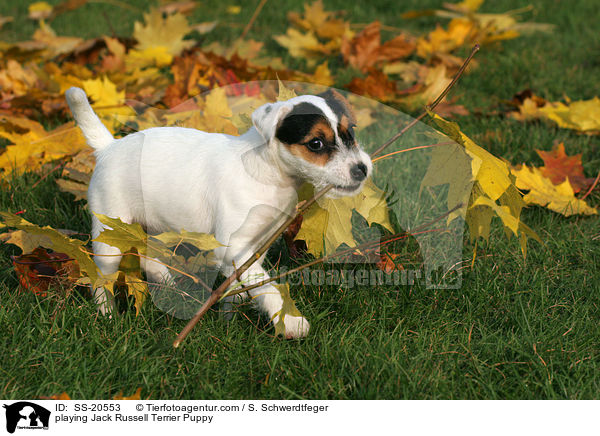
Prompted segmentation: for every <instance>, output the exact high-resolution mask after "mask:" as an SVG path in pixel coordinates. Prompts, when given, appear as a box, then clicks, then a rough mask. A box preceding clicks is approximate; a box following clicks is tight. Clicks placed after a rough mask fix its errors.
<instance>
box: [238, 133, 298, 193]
mask: <svg viewBox="0 0 600 436" xmlns="http://www.w3.org/2000/svg"><path fill="white" fill-rule="evenodd" d="M239 139H240V140H242V141H244V142H245V143H246V144H247V146H246V147H244V149H243V150H242V153H241V159H242V163H243V165H244V168H245V170H246V171H247V172H248V174H250V175H251V176H252V177H254V178H255V179H256V180H257V181H258V182H260V183H263V184H266V185H275V186H281V187H282V188H289V187H293V188H294V189H298V188H299V187H300V184H301V181H300V180H299V179H298V178H297V177H295V176H293V175H292V174H291V171H290V168H288V167H287V165H286V164H285V163H283V162H282V161H281V159H280V158H279V156H278V154H277V150H276V149H275V147H273V146H271V145H270V144H268V143H266V142H265V140H264V138H263V137H262V135H261V134H260V133H258V131H257V130H256V128H255V127H251V128H250V129H249V130H248V131H247V132H246V133H244V134H243V135H242V136H240V137H239Z"/></svg>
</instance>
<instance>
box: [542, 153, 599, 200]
mask: <svg viewBox="0 0 600 436" xmlns="http://www.w3.org/2000/svg"><path fill="white" fill-rule="evenodd" d="M535 151H536V152H537V154H539V156H540V157H541V158H542V160H543V161H544V166H543V167H541V168H540V170H541V172H542V175H543V176H544V177H546V178H548V179H550V180H551V181H552V183H554V184H555V185H558V184H561V183H562V182H564V181H565V180H567V178H568V180H569V182H570V183H571V186H572V187H573V191H574V192H575V193H577V192H579V191H581V190H582V189H587V188H589V187H590V185H591V184H592V183H594V179H593V178H588V177H585V175H584V174H583V165H582V164H581V153H579V154H575V155H573V156H567V154H566V153H565V144H564V143H563V142H561V143H558V144H556V145H554V147H552V151H543V150H537V149H536V150H535Z"/></svg>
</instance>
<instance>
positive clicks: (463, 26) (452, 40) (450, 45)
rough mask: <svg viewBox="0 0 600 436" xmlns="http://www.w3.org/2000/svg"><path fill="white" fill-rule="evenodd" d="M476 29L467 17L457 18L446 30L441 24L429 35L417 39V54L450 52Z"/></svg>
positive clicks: (423, 56) (428, 55) (466, 39)
mask: <svg viewBox="0 0 600 436" xmlns="http://www.w3.org/2000/svg"><path fill="white" fill-rule="evenodd" d="M474 31H475V26H474V25H473V23H472V22H471V21H469V20H467V19H463V18H455V19H453V20H452V21H450V23H449V24H448V30H445V29H444V28H443V27H441V26H440V25H439V24H438V25H437V26H436V28H435V30H433V31H431V32H430V33H429V34H428V35H427V36H425V37H421V38H419V39H418V40H417V55H418V56H420V57H422V58H428V57H430V56H431V55H433V54H434V53H438V52H439V53H450V52H452V51H454V50H456V49H457V48H458V47H461V46H462V45H464V44H465V42H466V41H468V40H469V37H470V36H471V35H472V34H473V32H474Z"/></svg>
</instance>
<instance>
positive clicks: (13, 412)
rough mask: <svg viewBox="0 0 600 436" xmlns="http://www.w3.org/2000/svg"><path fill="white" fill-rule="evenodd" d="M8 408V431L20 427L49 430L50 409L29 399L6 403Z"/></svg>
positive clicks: (10, 431) (11, 431)
mask: <svg viewBox="0 0 600 436" xmlns="http://www.w3.org/2000/svg"><path fill="white" fill-rule="evenodd" d="M4 408H5V409H6V431H8V432H9V433H14V432H15V430H16V429H17V428H18V429H27V430H36V429H37V430H48V423H49V422H50V411H49V410H47V409H45V408H43V407H42V406H38V405H37V404H35V403H30V402H29V401H19V402H18V403H13V404H10V405H6V404H5V405H4Z"/></svg>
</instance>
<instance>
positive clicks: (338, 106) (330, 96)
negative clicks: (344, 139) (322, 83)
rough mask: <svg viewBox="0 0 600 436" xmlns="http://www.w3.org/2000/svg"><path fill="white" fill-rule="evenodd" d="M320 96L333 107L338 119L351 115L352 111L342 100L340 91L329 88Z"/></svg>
mask: <svg viewBox="0 0 600 436" xmlns="http://www.w3.org/2000/svg"><path fill="white" fill-rule="evenodd" d="M318 96H319V97H322V98H323V99H324V100H325V103H327V106H329V107H330V108H331V110H332V111H333V113H334V114H335V116H336V117H337V118H338V120H341V119H342V116H343V115H345V116H347V117H348V118H350V117H351V114H350V111H349V110H348V107H347V106H346V105H345V104H344V103H343V102H342V100H341V95H340V94H339V93H337V92H334V91H332V90H331V89H328V90H327V91H325V92H322V93H321V94H319V95H318Z"/></svg>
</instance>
